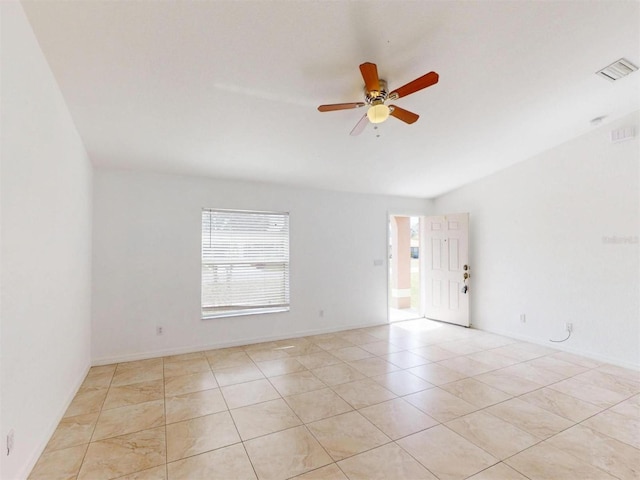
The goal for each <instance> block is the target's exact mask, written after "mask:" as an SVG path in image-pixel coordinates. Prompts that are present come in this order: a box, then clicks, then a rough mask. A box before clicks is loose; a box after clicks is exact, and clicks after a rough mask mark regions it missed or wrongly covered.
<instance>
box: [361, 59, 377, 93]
mask: <svg viewBox="0 0 640 480" xmlns="http://www.w3.org/2000/svg"><path fill="white" fill-rule="evenodd" d="M360 73H362V78H363V79H364V84H365V86H366V87H367V91H368V92H370V91H372V90H374V91H376V92H379V91H380V79H379V78H378V67H377V66H376V64H375V63H369V62H366V63H363V64H362V65H360Z"/></svg>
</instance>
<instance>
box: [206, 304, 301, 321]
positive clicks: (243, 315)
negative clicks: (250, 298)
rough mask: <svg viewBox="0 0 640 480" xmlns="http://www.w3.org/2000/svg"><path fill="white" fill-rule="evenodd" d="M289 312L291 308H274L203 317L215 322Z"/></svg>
mask: <svg viewBox="0 0 640 480" xmlns="http://www.w3.org/2000/svg"><path fill="white" fill-rule="evenodd" d="M289 310H290V308H289V307H272V308H256V309H247V310H230V311H228V312H220V313H209V314H207V315H202V320H214V319H216V318H226V317H245V316H249V315H263V314H265V313H279V312H288V311H289Z"/></svg>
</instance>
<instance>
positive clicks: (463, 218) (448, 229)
mask: <svg viewBox="0 0 640 480" xmlns="http://www.w3.org/2000/svg"><path fill="white" fill-rule="evenodd" d="M422 228H423V233H422V235H421V238H422V242H423V243H422V247H421V248H420V250H421V252H424V253H425V255H424V256H423V255H422V253H421V255H420V256H421V257H423V258H424V263H423V265H424V269H423V272H424V276H423V282H422V285H424V290H423V292H422V293H423V298H424V303H423V304H424V314H425V317H427V318H431V319H433V320H441V321H443V322H448V323H455V324H456V325H462V326H465V327H468V326H469V325H470V322H469V293H470V290H471V289H470V286H469V279H470V275H471V273H470V269H469V214H468V213H458V214H455V215H442V216H438V217H426V218H424V222H423V224H422ZM465 275H466V277H467V278H466V280H465ZM465 287H466V288H465Z"/></svg>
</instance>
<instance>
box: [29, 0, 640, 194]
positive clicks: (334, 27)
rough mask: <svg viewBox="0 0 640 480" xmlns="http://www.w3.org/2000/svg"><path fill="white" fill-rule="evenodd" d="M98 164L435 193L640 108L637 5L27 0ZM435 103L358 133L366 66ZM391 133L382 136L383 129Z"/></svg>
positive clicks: (409, 105)
mask: <svg viewBox="0 0 640 480" xmlns="http://www.w3.org/2000/svg"><path fill="white" fill-rule="evenodd" d="M23 5H24V7H25V10H26V12H27V15H28V18H29V20H30V22H31V24H32V26H33V29H34V31H35V34H36V36H37V38H38V40H39V42H40V45H41V47H42V50H43V51H44V54H45V56H46V58H47V60H48V61H49V64H50V65H51V69H52V70H53V73H54V75H55V77H56V79H57V81H58V83H59V85H60V88H61V90H62V93H63V95H64V97H65V99H66V101H67V104H68V106H69V109H70V111H71V114H72V116H73V118H74V120H75V123H76V126H77V128H78V131H79V132H80V135H81V136H82V138H83V140H84V143H85V145H86V148H87V151H88V152H89V155H90V157H91V159H92V161H93V162H94V164H96V165H99V166H110V167H116V168H126V169H134V170H148V171H156V172H167V173H179V174H188V175H205V176H212V177H222V178H234V179H249V180H261V181H269V182H278V183H284V184H291V185H300V186H308V187H319V188H328V189H336V190H346V191H354V192H369V193H384V194H393V195H406V196H415V197H433V196H437V195H439V194H441V193H444V192H446V191H449V190H451V189H454V188H456V187H459V186H461V185H464V184H465V183H468V182H471V181H473V180H476V179H478V178H481V177H484V176H486V175H489V174H490V173H492V172H495V171H497V170H499V169H502V168H505V167H507V166H509V165H512V164H514V163H516V162H519V161H522V160H524V159H527V158H529V157H531V156H533V155H535V154H537V153H540V152H542V151H544V150H547V149H549V148H552V147H553V146H555V145H558V144H560V143H562V142H565V141H567V140H569V139H571V138H573V137H575V136H578V135H580V134H583V133H585V132H587V131H589V129H591V128H593V127H591V126H590V123H589V121H590V120H591V119H592V118H594V117H598V116H603V115H606V116H607V118H606V120H605V121H610V120H614V119H616V118H619V117H621V116H623V115H625V114H627V113H630V112H632V111H635V110H638V109H639V108H640V88H639V86H640V72H636V73H634V74H633V75H630V76H629V77H626V78H624V79H622V80H620V81H618V82H616V83H612V82H609V81H606V80H604V79H602V78H599V77H597V76H596V75H594V72H595V71H597V70H599V69H600V68H602V67H604V66H606V65H608V64H609V63H611V62H613V61H615V60H617V59H619V58H620V57H626V58H627V59H629V60H631V61H632V62H633V63H635V64H636V65H640V52H639V50H640V35H639V31H640V21H639V20H640V14H639V12H640V9H639V6H640V3H638V2H637V1H617V0H613V1H575V2H574V1H565V0H563V1H506V2H496V1H436V2H431V1H426V0H423V1H412V2H405V1H375V2H374V1H371V2H351V1H337V2H320V1H316V2H310V1H298V2H294V1H287V2H271V1H229V2H223V1H188V0H182V1H171V2H160V1H149V2H143V1H126V2H125V1H121V2H117V1H97V0H88V1H87V0H84V1H68V0H64V1H57V0H46V1H23ZM366 61H370V62H374V63H376V64H377V65H378V72H379V74H380V77H381V78H383V79H386V80H387V81H388V82H389V86H390V88H391V89H393V88H397V87H399V86H401V85H403V84H405V83H407V82H409V81H410V80H413V79H414V78H416V77H418V76H421V75H423V74H424V73H427V72H429V71H432V70H434V71H436V72H438V73H439V74H440V82H439V83H438V84H437V85H435V86H433V87H430V88H428V89H426V90H423V91H420V92H417V93H415V94H413V95H411V96H407V97H404V98H401V99H399V100H397V101H396V102H394V103H396V104H397V105H398V106H401V107H403V108H405V109H408V110H411V111H413V112H415V113H418V114H419V115H420V119H419V120H418V122H417V123H415V124H413V125H406V124H404V123H402V122H400V121H398V120H396V119H394V118H390V119H389V120H388V121H387V122H385V123H383V124H381V125H380V127H379V128H378V130H374V128H373V125H369V126H368V127H367V130H366V131H365V132H364V133H363V134H362V135H360V136H359V137H350V136H349V132H350V131H351V129H352V128H353V126H354V125H355V124H356V123H357V121H358V120H359V119H360V117H361V116H362V115H363V114H364V113H365V112H364V110H365V109H364V108H363V109H359V110H346V111H338V112H326V113H320V112H318V111H317V110H316V107H317V106H318V105H320V104H324V103H341V102H350V101H362V99H363V93H362V88H363V81H362V78H361V76H360V72H359V70H358V65H359V64H360V63H363V62H366ZM377 135H379V137H378V136H377Z"/></svg>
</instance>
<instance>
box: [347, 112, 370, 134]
mask: <svg viewBox="0 0 640 480" xmlns="http://www.w3.org/2000/svg"><path fill="white" fill-rule="evenodd" d="M368 124H369V119H368V118H367V115H366V114H365V115H364V116H363V117H362V118H361V119H360V121H359V122H358V123H356V126H355V127H353V130H351V133H350V134H349V135H351V136H352V137H355V136H356V135H360V134H361V133H362V132H363V131H364V129H365V128H366V126H367V125H368Z"/></svg>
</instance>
